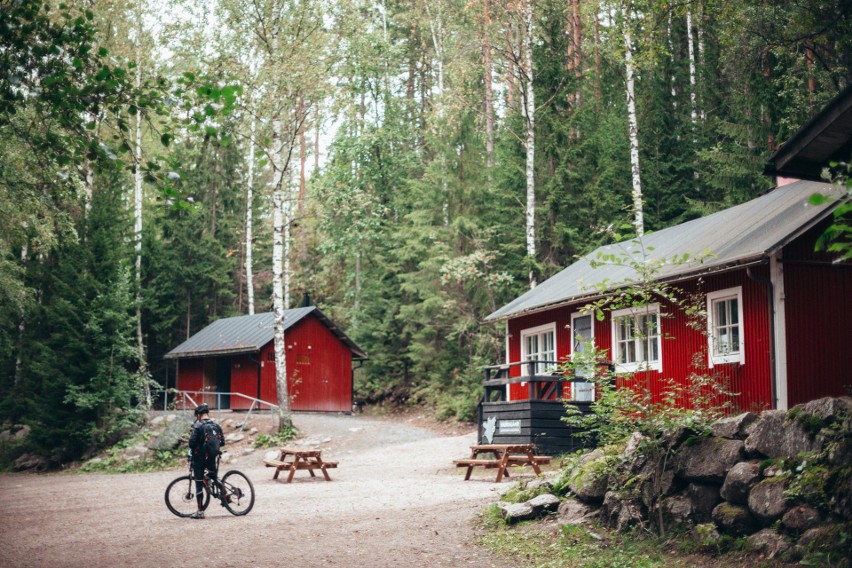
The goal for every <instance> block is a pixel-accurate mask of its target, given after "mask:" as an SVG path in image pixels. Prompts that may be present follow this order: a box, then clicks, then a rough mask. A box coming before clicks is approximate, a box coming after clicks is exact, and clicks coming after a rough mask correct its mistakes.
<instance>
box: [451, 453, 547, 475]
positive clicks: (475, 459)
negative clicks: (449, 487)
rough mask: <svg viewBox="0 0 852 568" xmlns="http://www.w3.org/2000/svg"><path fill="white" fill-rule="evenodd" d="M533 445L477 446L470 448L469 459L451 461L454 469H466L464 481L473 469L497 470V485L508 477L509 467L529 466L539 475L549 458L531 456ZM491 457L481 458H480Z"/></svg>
mask: <svg viewBox="0 0 852 568" xmlns="http://www.w3.org/2000/svg"><path fill="white" fill-rule="evenodd" d="M534 449H535V445H534V444H478V445H475V446H471V447H470V457H469V458H464V459H459V460H453V463H454V464H456V467H466V468H467V473H466V474H465V476H464V479H465V481H467V480H468V479H470V474H471V472H473V468H475V467H483V468H485V469H492V468H497V483H499V482H501V481H502V480H503V476H505V477H510V476H509V466H512V465H516V466H524V465H529V466H531V467H532V468H533V470H534V471H535V473H536V475H541V468H540V467H538V466H539V465H542V464H548V463H550V460H551V459H553V458H552V457H551V456H536V455H533V451H534ZM483 455H486V456H491V457H489V458H483V457H482V456H483Z"/></svg>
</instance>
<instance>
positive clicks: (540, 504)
mask: <svg viewBox="0 0 852 568" xmlns="http://www.w3.org/2000/svg"><path fill="white" fill-rule="evenodd" d="M527 503H528V504H529V505H530V507H532V508H533V512H534V513H535V515H536V516H538V515H541V514H543V513H550V512H552V511H556V510H557V509H558V508H559V497H557V496H556V495H553V494H551V493H542V494H541V495H538V496H536V497H533V498H532V499H530V500H529V501H527Z"/></svg>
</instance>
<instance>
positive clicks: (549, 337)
mask: <svg viewBox="0 0 852 568" xmlns="http://www.w3.org/2000/svg"><path fill="white" fill-rule="evenodd" d="M521 359H522V360H524V361H537V362H538V363H536V364H535V365H524V375H526V376H531V375H540V374H543V373H545V372H547V371H548V370H550V368H551V367H555V361H556V323H549V324H546V325H542V326H538V327H533V328H530V329H525V330H523V331H522V332H521ZM547 361H550V363H546V362H547Z"/></svg>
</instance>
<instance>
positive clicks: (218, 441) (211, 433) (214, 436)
mask: <svg viewBox="0 0 852 568" xmlns="http://www.w3.org/2000/svg"><path fill="white" fill-rule="evenodd" d="M201 432H202V433H203V434H204V441H203V442H202V443H201V453H202V454H204V455H205V456H206V457H208V458H215V457H216V456H218V455H219V448H221V447H222V445H223V444H224V443H225V436H224V435H223V434H222V428H221V427H220V426H219V425H218V424H216V423H215V422H213V421H212V420H209V421H205V422H204V424H203V425H202V426H201Z"/></svg>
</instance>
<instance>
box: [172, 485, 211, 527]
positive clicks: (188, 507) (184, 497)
mask: <svg viewBox="0 0 852 568" xmlns="http://www.w3.org/2000/svg"><path fill="white" fill-rule="evenodd" d="M202 491H203V490H202ZM203 493H204V497H203V500H202V501H201V509H202V510H204V509H206V508H207V505H209V504H210V493H208V492H207V491H203ZM165 499H166V507H168V508H169V511H171V512H172V513H174V514H175V515H177V516H178V517H184V518H186V517H189V516H190V515H192V514H193V513H195V512H196V511H197V510H198V504H197V502H196V500H195V481H194V480H193V479H192V476H189V475H183V476H181V477H178V478H177V479H175V480H174V481H172V482H171V483H169V486H168V487H166V496H165Z"/></svg>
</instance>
